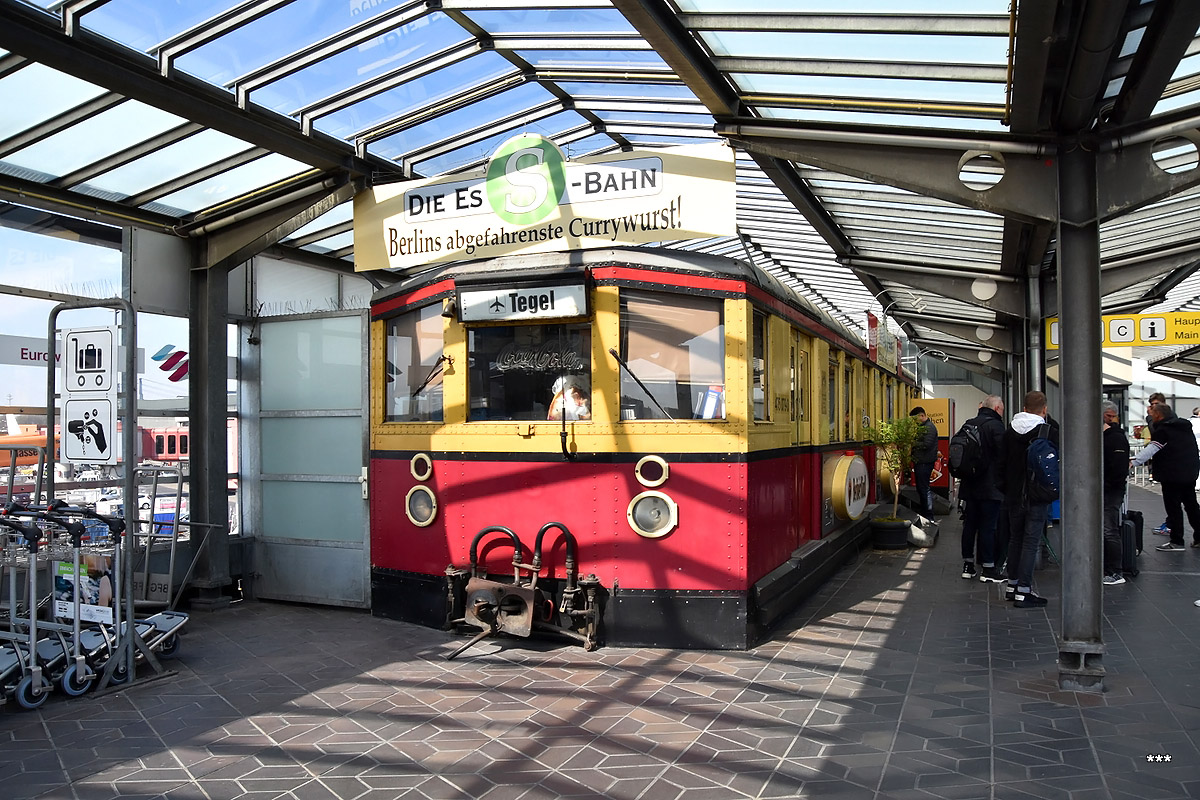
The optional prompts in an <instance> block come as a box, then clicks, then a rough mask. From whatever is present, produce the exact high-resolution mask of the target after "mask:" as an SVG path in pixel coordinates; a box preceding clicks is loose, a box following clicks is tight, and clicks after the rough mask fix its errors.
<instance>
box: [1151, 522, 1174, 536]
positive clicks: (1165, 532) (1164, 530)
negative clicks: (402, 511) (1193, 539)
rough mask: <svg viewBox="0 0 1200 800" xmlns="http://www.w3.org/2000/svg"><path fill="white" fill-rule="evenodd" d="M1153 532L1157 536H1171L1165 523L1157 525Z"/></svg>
mask: <svg viewBox="0 0 1200 800" xmlns="http://www.w3.org/2000/svg"><path fill="white" fill-rule="evenodd" d="M1153 532H1154V533H1156V534H1158V535H1159V536H1169V535H1170V534H1171V529H1170V528H1168V527H1167V523H1165V522H1164V523H1163V524H1162V525H1159V526H1158V527H1157V528H1155V529H1154V531H1153Z"/></svg>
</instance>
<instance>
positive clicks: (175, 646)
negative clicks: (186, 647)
mask: <svg viewBox="0 0 1200 800" xmlns="http://www.w3.org/2000/svg"><path fill="white" fill-rule="evenodd" d="M181 644H183V642H181V641H179V634H177V633H173V634H171V635H170V636H168V637H167V638H166V639H163V642H162V644H161V645H159V650H158V654H159V655H160V656H162V657H163V658H174V657H175V656H176V655H178V654H179V646H180V645H181Z"/></svg>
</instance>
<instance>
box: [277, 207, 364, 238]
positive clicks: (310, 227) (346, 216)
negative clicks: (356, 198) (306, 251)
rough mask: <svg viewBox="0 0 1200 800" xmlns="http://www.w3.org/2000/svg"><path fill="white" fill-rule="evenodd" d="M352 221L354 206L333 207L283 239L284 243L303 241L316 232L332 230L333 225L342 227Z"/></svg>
mask: <svg viewBox="0 0 1200 800" xmlns="http://www.w3.org/2000/svg"><path fill="white" fill-rule="evenodd" d="M353 219H354V204H353V203H342V204H341V205H338V206H334V207H333V208H332V209H330V210H329V211H326V212H325V213H324V214H322V215H321V216H319V217H317V218H316V219H314V220H313V221H312V222H310V223H308V224H307V225H305V226H304V227H302V228H300V229H299V230H297V231H296V232H295V233H293V234H292V235H291V236H288V237H287V238H286V239H284V241H285V242H286V241H289V240H292V239H303V238H305V237H307V236H309V235H310V234H313V233H316V232H317V231H323V230H325V229H326V228H332V227H334V226H335V225H344V224H345V223H347V222H351V221H352V220H353Z"/></svg>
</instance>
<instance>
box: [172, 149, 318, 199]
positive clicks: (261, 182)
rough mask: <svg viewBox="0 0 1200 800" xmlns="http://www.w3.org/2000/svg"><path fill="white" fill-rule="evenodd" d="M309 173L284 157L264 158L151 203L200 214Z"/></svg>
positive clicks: (306, 169)
mask: <svg viewBox="0 0 1200 800" xmlns="http://www.w3.org/2000/svg"><path fill="white" fill-rule="evenodd" d="M310 169H311V167H309V166H308V165H307V164H301V163H300V162H299V161H295V160H293V159H290V158H287V157H286V156H281V155H277V154H271V155H266V156H263V157H262V158H259V159H256V160H255V161H252V162H250V163H249V164H244V165H242V166H240V167H237V168H235V169H231V170H229V171H227V172H222V173H221V174H220V175H215V176H213V177H212V178H209V179H208V180H205V181H200V182H199V183H197V184H195V185H193V186H189V187H187V188H186V189H180V190H179V191H178V192H174V193H173V194H169V195H167V196H165V197H160V198H158V199H157V200H155V203H156V204H158V205H163V206H170V207H172V208H178V209H182V210H183V211H186V212H188V213H191V212H195V211H201V210H203V209H205V208H210V207H212V206H215V205H219V204H221V203H224V202H225V201H227V200H232V199H233V198H235V197H240V196H241V195H244V194H247V193H248V192H252V191H254V190H255V189H260V188H262V187H263V186H270V185H272V184H275V183H279V182H280V181H282V180H285V179H287V178H291V177H293V176H295V175H298V174H300V173H302V172H307V171H309V170H310Z"/></svg>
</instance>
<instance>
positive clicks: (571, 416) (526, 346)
mask: <svg viewBox="0 0 1200 800" xmlns="http://www.w3.org/2000/svg"><path fill="white" fill-rule="evenodd" d="M467 349H468V352H469V355H470V363H471V369H470V372H469V374H468V377H467V391H468V393H469V394H470V402H471V419H472V420H474V421H484V420H543V421H544V420H547V419H552V420H559V419H562V414H563V412H564V409H565V411H566V415H567V420H568V421H577V420H588V419H591V395H590V393H591V379H592V363H591V352H592V333H591V329H590V328H589V326H588V324H587V323H574V324H569V325H505V326H502V327H495V328H474V329H472V330H471V331H470V332H469V334H468V340H467Z"/></svg>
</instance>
